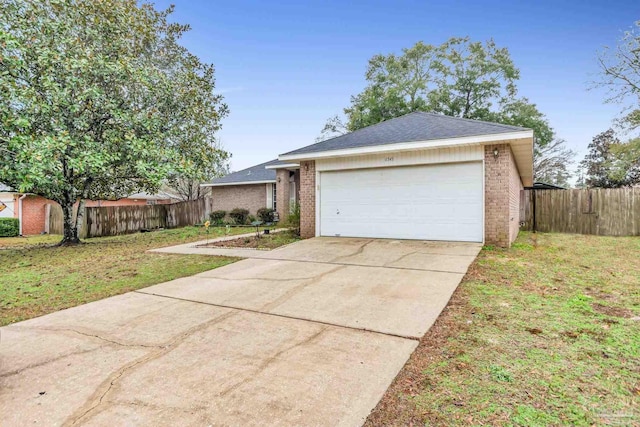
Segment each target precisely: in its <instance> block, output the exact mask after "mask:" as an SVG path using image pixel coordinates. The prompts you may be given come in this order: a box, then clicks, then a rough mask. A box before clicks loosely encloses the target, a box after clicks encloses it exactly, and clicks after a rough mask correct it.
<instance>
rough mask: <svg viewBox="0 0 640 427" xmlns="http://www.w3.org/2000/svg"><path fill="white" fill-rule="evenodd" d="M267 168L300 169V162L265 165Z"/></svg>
mask: <svg viewBox="0 0 640 427" xmlns="http://www.w3.org/2000/svg"><path fill="white" fill-rule="evenodd" d="M264 168H265V169H300V163H283V164H280V165H270V166H265V167H264Z"/></svg>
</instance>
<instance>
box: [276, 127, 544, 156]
mask: <svg viewBox="0 0 640 427" xmlns="http://www.w3.org/2000/svg"><path fill="white" fill-rule="evenodd" d="M523 138H533V131H532V130H525V131H517V132H505V133H497V134H490V135H477V136H464V137H460V138H447V139H433V140H429V141H413V142H398V143H395V144H384V145H372V146H368V147H358V148H345V149H341V150H329V151H318V152H315V153H303V154H290V155H280V156H278V160H280V161H292V160H293V161H295V160H298V161H300V160H313V159H324V158H330V157H348V156H358V155H362V154H377V153H388V152H393V151H412V150H426V149H431V148H445V147H454V146H457V145H471V144H486V143H491V142H496V141H510V140H514V139H523Z"/></svg>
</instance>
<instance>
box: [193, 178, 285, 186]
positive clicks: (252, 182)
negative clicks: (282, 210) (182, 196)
mask: <svg viewBox="0 0 640 427" xmlns="http://www.w3.org/2000/svg"><path fill="white" fill-rule="evenodd" d="M275 183H276V180H275V179H269V180H264V181H240V182H215V183H213V182H209V183H206V184H200V187H228V186H230V185H253V184H275Z"/></svg>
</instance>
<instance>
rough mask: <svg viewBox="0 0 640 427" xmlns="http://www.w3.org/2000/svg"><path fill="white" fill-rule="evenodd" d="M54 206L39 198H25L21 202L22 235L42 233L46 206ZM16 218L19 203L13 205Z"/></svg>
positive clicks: (18, 212) (18, 214)
mask: <svg viewBox="0 0 640 427" xmlns="http://www.w3.org/2000/svg"><path fill="white" fill-rule="evenodd" d="M48 204H55V202H52V201H51V200H47V199H45V198H44V197H41V196H31V195H29V196H27V197H25V198H24V199H23V200H22V234H23V235H25V236H26V235H30V234H40V233H43V232H44V231H45V230H44V225H45V213H46V205H48ZM15 213H16V215H15V216H16V217H18V218H19V217H20V203H19V202H18V201H17V200H16V203H15Z"/></svg>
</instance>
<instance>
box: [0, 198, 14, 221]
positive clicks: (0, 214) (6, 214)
mask: <svg viewBox="0 0 640 427" xmlns="http://www.w3.org/2000/svg"><path fill="white" fill-rule="evenodd" d="M0 202H2V203H4V204H5V206H6V208H4V209H3V210H2V211H0V218H13V199H6V200H5V199H0ZM0 207H1V206H0Z"/></svg>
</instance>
